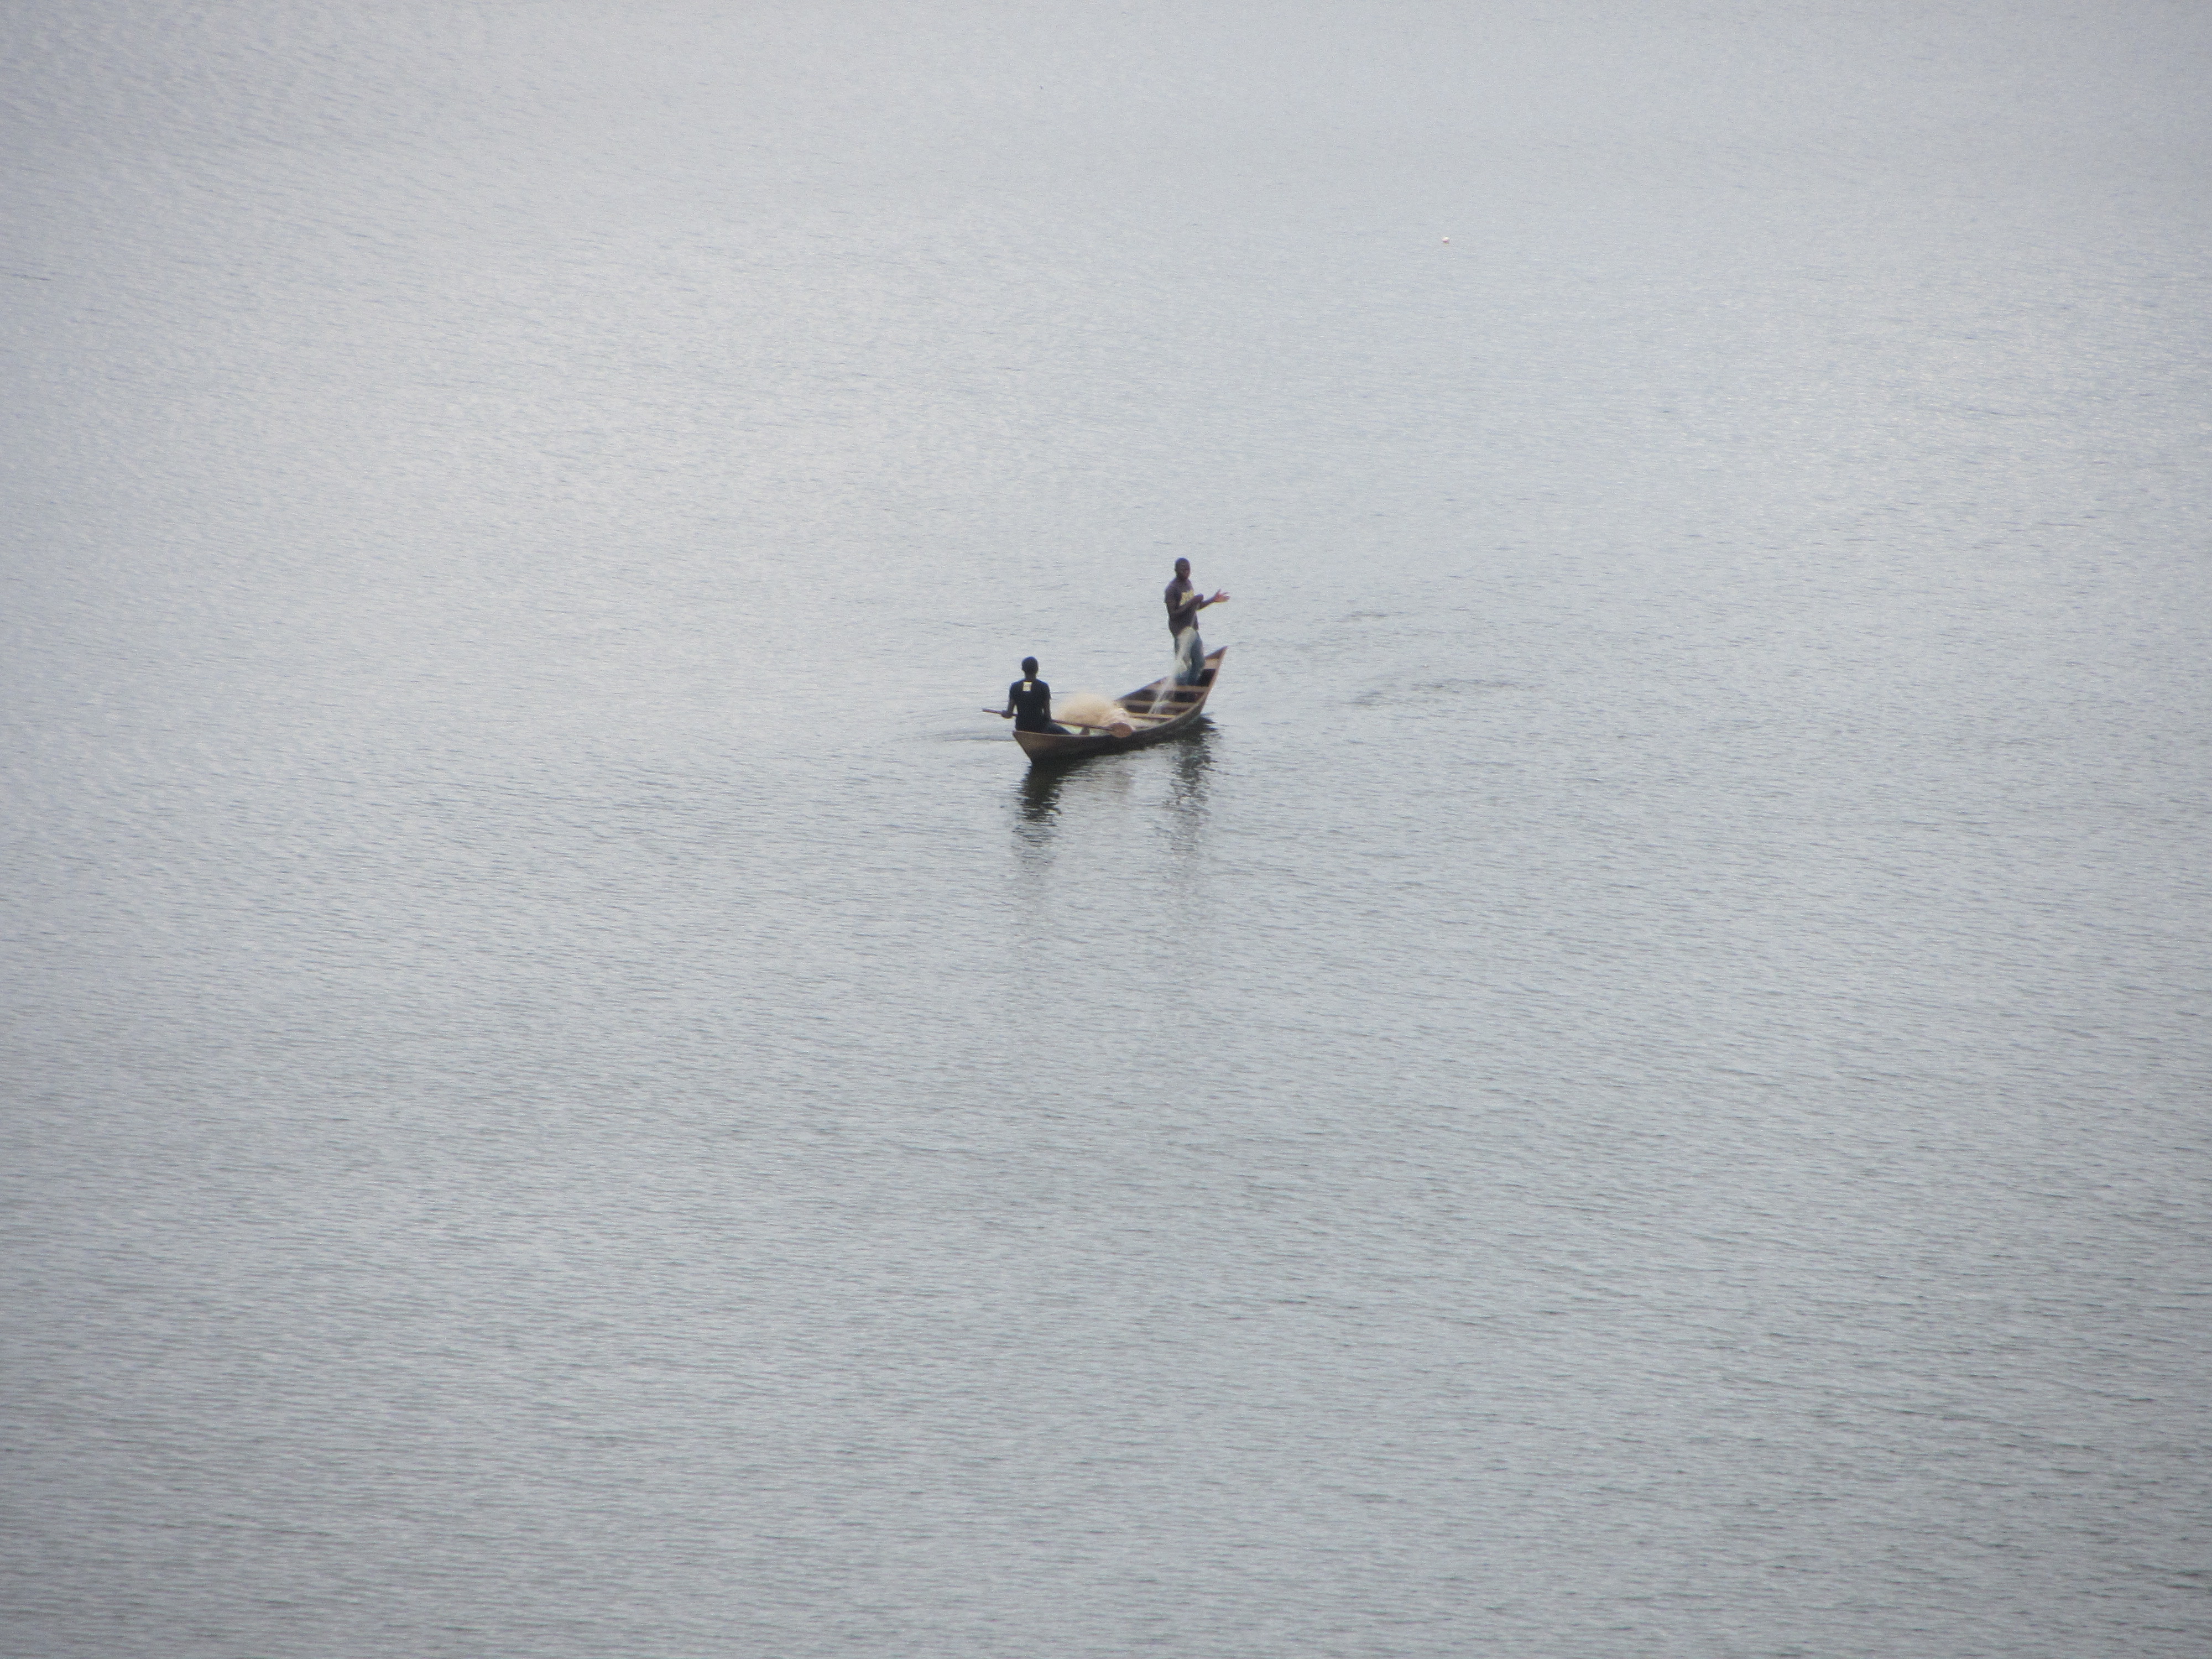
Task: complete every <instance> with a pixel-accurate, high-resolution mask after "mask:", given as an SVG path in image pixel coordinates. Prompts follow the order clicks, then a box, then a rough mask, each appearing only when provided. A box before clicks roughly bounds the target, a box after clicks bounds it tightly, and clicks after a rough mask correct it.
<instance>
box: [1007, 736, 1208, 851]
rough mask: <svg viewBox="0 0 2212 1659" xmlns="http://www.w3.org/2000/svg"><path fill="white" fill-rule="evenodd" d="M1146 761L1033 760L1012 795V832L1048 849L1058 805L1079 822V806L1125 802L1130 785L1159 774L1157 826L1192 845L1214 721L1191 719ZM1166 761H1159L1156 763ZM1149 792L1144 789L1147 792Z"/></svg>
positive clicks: (1174, 841)
mask: <svg viewBox="0 0 2212 1659" xmlns="http://www.w3.org/2000/svg"><path fill="white" fill-rule="evenodd" d="M1161 748H1162V751H1163V752H1162V753H1161V754H1160V755H1158V756H1157V757H1153V758H1152V759H1151V760H1149V761H1146V760H1132V761H1130V762H1129V763H1127V764H1125V765H1112V766H1105V765H1102V766H1064V765H1063V766H1032V767H1031V768H1030V769H1029V772H1028V774H1027V775H1025V776H1024V778H1023V779H1022V781H1021V785H1020V787H1019V789H1018V791H1017V792H1016V795H1015V812H1014V821H1013V828H1014V833H1015V835H1016V836H1018V837H1019V839H1020V840H1021V842H1023V843H1024V845H1025V846H1026V847H1027V848H1029V849H1030V850H1031V851H1034V852H1043V851H1045V850H1047V849H1048V848H1049V847H1050V845H1051V843H1052V842H1053V840H1054V836H1055V835H1056V834H1057V832H1058V830H1059V829H1060V824H1061V820H1062V816H1063V809H1069V810H1072V811H1073V813H1074V816H1075V820H1076V822H1078V823H1080V822H1081V821H1082V820H1083V819H1084V818H1085V816H1086V815H1085V812H1084V811H1083V810H1082V809H1083V808H1084V807H1085V806H1086V805H1089V806H1094V807H1095V806H1106V805H1109V803H1112V804H1126V803H1127V799H1128V797H1129V795H1130V793H1131V792H1132V791H1133V790H1136V789H1139V788H1141V787H1143V786H1145V785H1146V784H1149V783H1153V782H1156V781H1159V780H1161V779H1162V778H1163V777H1164V779H1165V781H1166V783H1167V789H1166V792H1165V796H1164V799H1162V800H1161V801H1160V803H1159V804H1160V805H1161V806H1162V807H1164V809H1165V813H1164V817H1163V819H1162V821H1161V823H1160V824H1159V825H1158V828H1159V829H1161V830H1162V832H1163V833H1164V834H1165V835H1166V836H1168V837H1169V840H1170V844H1171V845H1172V846H1174V847H1175V848H1176V849H1177V850H1178V851H1188V850H1191V848H1193V847H1194V845H1195V842H1196V837H1197V835H1198V832H1199V830H1200V829H1202V828H1203V827H1204V825H1205V822H1206V775H1207V773H1208V771H1209V770H1210V769H1211V768H1212V764H1213V725H1212V721H1210V720H1204V719H1199V720H1193V721H1192V722H1191V723H1190V724H1188V726H1184V727H1183V728H1182V731H1181V732H1178V733H1176V735H1175V736H1174V737H1173V738H1169V739H1168V740H1167V741H1166V742H1165V743H1164V744H1162V745H1161ZM1162 762H1165V763H1167V764H1166V765H1165V766H1163V765H1162V764H1161V763H1162ZM1146 793H1149V791H1147V792H1146Z"/></svg>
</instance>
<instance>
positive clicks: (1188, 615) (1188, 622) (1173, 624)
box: [1166, 559, 1229, 635]
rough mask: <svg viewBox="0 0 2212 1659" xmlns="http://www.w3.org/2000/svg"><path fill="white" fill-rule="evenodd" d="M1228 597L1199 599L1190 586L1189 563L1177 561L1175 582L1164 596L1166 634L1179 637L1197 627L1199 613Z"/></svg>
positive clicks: (1185, 560)
mask: <svg viewBox="0 0 2212 1659" xmlns="http://www.w3.org/2000/svg"><path fill="white" fill-rule="evenodd" d="M1228 597H1229V596H1228V595H1227V594H1226V593H1216V594H1215V595H1214V596H1213V597H1212V599H1200V598H1199V596H1198V590H1197V589H1196V588H1195V587H1193V586H1191V585H1190V561H1189V560H1188V559H1177V560H1176V566H1175V580H1173V581H1171V582H1170V583H1169V584H1168V591H1167V594H1166V599H1167V602H1168V632H1169V633H1170V634H1171V635H1180V634H1181V633H1182V630H1183V629H1186V628H1195V627H1197V626H1198V613H1199V612H1200V611H1203V610H1205V609H1206V606H1208V605H1219V604H1221V603H1222V602H1223V601H1224V600H1225V599H1228Z"/></svg>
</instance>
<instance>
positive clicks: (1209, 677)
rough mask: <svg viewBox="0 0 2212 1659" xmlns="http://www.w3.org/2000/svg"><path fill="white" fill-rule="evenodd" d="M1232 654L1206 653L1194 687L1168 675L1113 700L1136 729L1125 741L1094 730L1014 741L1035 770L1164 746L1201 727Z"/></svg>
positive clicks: (1019, 735)
mask: <svg viewBox="0 0 2212 1659" xmlns="http://www.w3.org/2000/svg"><path fill="white" fill-rule="evenodd" d="M1228 654H1229V648H1228V647H1226V646H1224V647H1222V648H1221V649H1220V650H1218V651H1209V652H1207V653H1206V670H1205V671H1204V673H1202V674H1201V675H1200V678H1199V683H1198V684H1195V685H1182V686H1179V685H1176V684H1175V683H1174V676H1172V675H1170V676H1168V677H1167V678H1164V679H1158V680H1154V681H1153V682H1152V684H1150V685H1140V686H1139V687H1138V688H1137V689H1136V690H1133V691H1131V692H1128V693H1127V694H1126V695H1124V696H1120V697H1117V698H1115V702H1116V703H1117V704H1118V705H1119V706H1120V707H1121V708H1122V709H1123V710H1124V711H1126V712H1127V714H1129V716H1130V717H1131V718H1130V720H1129V722H1128V724H1129V725H1130V726H1131V727H1132V728H1133V729H1132V730H1131V732H1129V735H1128V736H1127V737H1125V738H1123V737H1115V735H1114V734H1113V733H1111V732H1095V731H1085V732H1066V733H1062V732H1015V733H1014V741H1015V742H1016V743H1018V744H1021V746H1022V752H1023V753H1024V754H1025V755H1027V756H1028V757H1030V764H1031V765H1032V766H1036V765H1046V764H1050V763H1056V762H1060V761H1071V760H1081V759H1082V758H1083V757H1085V756H1086V755H1118V754H1120V753H1121V751H1122V750H1125V749H1143V748H1145V747H1146V746H1147V745H1149V744H1155V743H1160V742H1164V740H1166V739H1167V738H1171V737H1174V736H1175V735H1176V733H1177V732H1188V730H1190V728H1191V727H1192V726H1194V725H1196V724H1197V722H1198V717H1199V716H1200V714H1203V713H1204V712H1205V710H1206V699H1207V698H1208V697H1209V696H1212V695H1213V687H1214V684H1215V683H1216V682H1217V681H1218V679H1219V678H1220V676H1221V659H1223V658H1224V657H1225V656H1227V655H1228Z"/></svg>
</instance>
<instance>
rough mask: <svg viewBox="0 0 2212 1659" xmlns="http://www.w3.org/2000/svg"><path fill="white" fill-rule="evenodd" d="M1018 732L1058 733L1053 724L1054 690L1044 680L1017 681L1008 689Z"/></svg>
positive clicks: (1007, 693)
mask: <svg viewBox="0 0 2212 1659" xmlns="http://www.w3.org/2000/svg"><path fill="white" fill-rule="evenodd" d="M1006 702H1007V703H1008V704H1009V705H1010V706H1011V707H1012V709H1013V711H1014V729H1015V730H1016V731H1018V732H1057V731H1059V730H1060V727H1058V726H1054V724H1053V723H1052V688H1051V687H1050V686H1048V685H1047V684H1045V683H1044V682H1043V681H1042V680H1016V681H1015V682H1014V683H1013V684H1012V685H1010V686H1008V687H1007V688H1006Z"/></svg>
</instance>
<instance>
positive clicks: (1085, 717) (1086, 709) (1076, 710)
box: [1052, 691, 1129, 726]
mask: <svg viewBox="0 0 2212 1659" xmlns="http://www.w3.org/2000/svg"><path fill="white" fill-rule="evenodd" d="M1052 717H1053V719H1054V720H1058V721H1059V722H1060V724H1061V725H1062V726H1111V725H1113V724H1114V722H1115V721H1116V720H1127V719H1128V718H1129V714H1128V711H1127V709H1125V708H1122V707H1121V704H1120V703H1118V702H1115V701H1114V699H1113V698H1111V697H1104V696H1099V694H1098V693H1097V692H1096V691H1071V692H1069V693H1068V695H1067V696H1064V697H1054V699H1053V702H1052Z"/></svg>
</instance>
